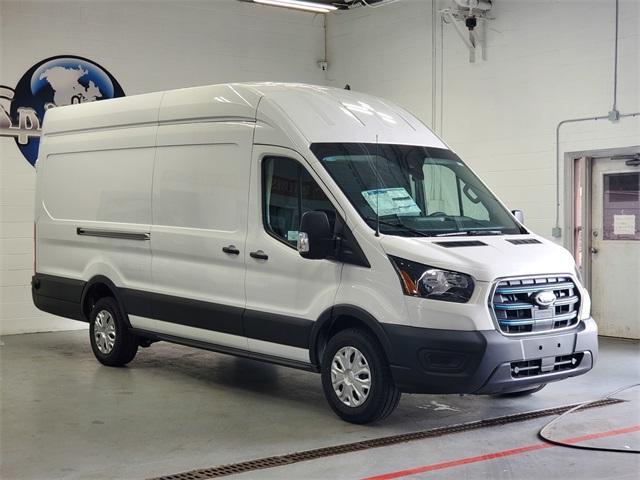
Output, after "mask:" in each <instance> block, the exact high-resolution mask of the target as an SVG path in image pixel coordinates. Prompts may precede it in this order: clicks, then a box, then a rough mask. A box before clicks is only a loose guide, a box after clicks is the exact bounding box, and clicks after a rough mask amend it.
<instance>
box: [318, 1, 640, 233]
mask: <svg viewBox="0 0 640 480" xmlns="http://www.w3.org/2000/svg"><path fill="white" fill-rule="evenodd" d="M450 3H451V2H449V1H446V2H445V1H444V0H440V1H439V4H438V8H442V7H444V6H445V5H450ZM494 5H495V6H494V9H493V14H494V15H495V16H496V19H495V20H493V21H492V22H490V30H489V33H488V49H487V53H488V60H487V61H486V62H483V61H481V60H477V61H476V63H475V64H470V63H469V62H468V53H467V50H466V48H465V47H464V45H463V43H462V40H461V39H460V38H459V37H458V36H457V34H456V33H455V31H454V29H453V27H452V26H451V25H449V26H445V29H444V42H443V47H444V48H443V51H444V55H443V58H444V74H443V79H444V81H443V86H444V95H443V99H442V100H443V104H444V112H443V113H444V115H443V120H444V122H443V125H442V126H440V122H439V118H440V112H439V111H438V113H437V115H436V119H437V120H438V122H437V127H438V131H439V133H440V134H441V135H442V136H443V138H444V140H445V141H446V142H447V143H448V144H449V145H451V147H452V148H453V149H454V150H456V151H457V152H458V153H459V154H460V156H461V157H462V158H463V159H464V160H466V161H467V162H468V163H469V164H470V165H471V166H472V168H474V169H475V170H476V171H477V172H478V173H479V174H480V176H481V177H482V178H483V179H484V180H485V181H486V182H487V183H488V184H489V185H490V187H491V188H492V189H493V190H494V191H495V192H496V193H497V194H498V195H499V196H500V197H501V198H502V199H503V200H504V201H505V203H506V204H507V205H508V206H510V207H511V208H521V209H523V210H524V211H525V218H526V223H527V225H528V226H529V227H530V228H532V229H533V230H534V231H536V232H537V233H540V234H542V235H545V236H547V237H550V236H551V228H552V226H553V224H554V221H555V128H556V125H557V123H558V122H559V121H560V120H563V119H567V118H573V117H583V116H591V115H603V114H605V115H606V114H607V112H608V111H609V110H610V109H611V105H612V89H613V73H612V69H613V45H614V19H615V16H614V8H615V2H614V1H613V0H528V1H511V0H495V1H494ZM620 19H621V20H620V44H619V73H618V75H619V85H618V109H619V110H620V111H622V112H632V111H633V112H637V111H640V78H639V77H640V26H639V25H640V2H638V1H637V0H621V2H620ZM327 25H328V58H329V65H330V66H329V71H328V80H329V84H331V85H335V86H340V87H342V86H344V84H345V83H349V84H350V85H351V87H352V88H353V89H354V90H362V91H366V92H368V93H372V94H376V95H380V96H383V97H387V98H389V99H391V100H394V101H396V102H398V103H400V104H402V105H404V106H405V107H406V108H408V109H409V110H411V111H413V112H414V113H415V114H417V115H418V116H420V117H421V118H422V120H423V121H425V122H426V123H427V124H429V125H432V124H433V122H432V118H431V116H432V113H431V112H432V110H431V105H432V102H431V73H432V64H431V59H432V56H431V52H432V43H431V32H432V28H431V1H429V0H402V1H400V2H397V3H395V4H392V5H389V6H386V7H382V8H375V9H368V8H359V9H354V10H351V11H348V12H344V13H340V14H337V15H332V16H330V17H329V19H328V24H327ZM438 27H439V24H438ZM437 39H438V43H437V53H438V56H437V57H436V59H437V62H436V64H437V65H439V64H440V56H439V53H440V43H439V39H440V33H439V32H438V33H437ZM439 89H440V86H439V85H437V91H439ZM439 102H440V97H439V96H438V100H437V102H436V103H437V104H438V106H439ZM639 144H640V119H637V118H636V119H626V120H621V121H620V122H619V123H618V124H616V125H613V124H611V123H609V122H607V121H600V122H593V123H590V124H584V125H568V126H565V127H563V133H562V142H561V149H562V152H565V151H566V152H571V151H578V150H589V149H599V148H613V147H623V146H631V145H639ZM562 155H563V154H562ZM561 218H562V217H561Z"/></svg>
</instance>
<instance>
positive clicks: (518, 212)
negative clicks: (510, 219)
mask: <svg viewBox="0 0 640 480" xmlns="http://www.w3.org/2000/svg"><path fill="white" fill-rule="evenodd" d="M511 213H513V216H514V217H516V220H518V222H520V223H521V224H522V225H524V212H523V211H522V210H511Z"/></svg>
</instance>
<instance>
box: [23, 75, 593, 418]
mask: <svg viewBox="0 0 640 480" xmlns="http://www.w3.org/2000/svg"><path fill="white" fill-rule="evenodd" d="M36 168H37V192H36V197H37V198H36V212H35V221H36V225H35V227H36V233H35V250H36V260H35V272H34V277H33V282H32V283H33V300H34V302H35V304H36V305H37V306H38V308H40V309H41V310H44V311H46V312H51V313H54V314H56V315H62V316H64V317H68V318H73V319H77V320H81V321H86V322H89V324H90V340H91V346H92V347H93V352H94V353H95V356H96V357H97V359H98V360H99V361H100V362H102V363H104V364H106V365H113V366H120V365H124V364H126V363H128V362H130V361H131V360H132V359H133V358H134V356H135V354H136V352H137V350H138V347H139V346H142V347H147V346H149V345H150V344H152V343H153V342H155V341H159V340H165V341H169V342H175V343H180V344H183V345H189V346H193V347H199V348H205V349H209V350H213V351H217V352H223V353H229V354H233V355H240V356H243V357H249V358H254V359H257V360H263V361H268V362H273V363H276V364H280V365H286V366H290V367H294V368H301V369H305V370H309V371H314V372H320V373H321V375H322V385H323V388H324V392H325V395H326V397H327V400H328V402H329V404H330V405H331V407H332V408H333V410H334V411H335V412H336V413H337V414H338V415H339V416H340V417H342V418H343V419H345V420H347V421H350V422H356V423H365V422H370V421H374V420H378V419H381V418H383V417H385V416H387V415H388V414H389V413H391V412H392V411H393V409H394V408H395V407H396V405H397V404H398V400H399V398H400V394H401V392H414V393H475V394H501V393H507V394H512V393H531V392H533V391H536V390H538V389H539V388H541V387H542V386H544V385H545V384H546V383H548V382H553V381H557V380H561V379H564V378H567V377H571V376H575V375H580V374H583V373H586V372H587V371H589V370H590V369H591V368H592V367H593V365H594V361H595V358H596V355H597V348H598V347H597V329H596V325H595V322H594V321H593V319H592V318H591V317H590V301H589V296H588V294H587V292H586V290H585V289H584V287H583V286H582V284H581V282H580V278H579V274H578V272H577V271H576V268H575V264H574V261H573V259H572V257H571V255H570V254H569V253H568V252H567V251H566V250H564V249H563V248H560V247H558V246H556V245H555V244H553V243H551V242H549V241H547V240H545V239H544V238H542V237H539V236H536V235H534V234H532V233H531V232H530V231H529V230H528V229H527V228H526V227H525V226H523V225H522V223H521V221H519V220H518V218H516V216H515V215H514V214H512V213H511V212H509V211H508V210H507V209H506V208H505V207H504V206H503V205H502V204H501V203H500V201H499V200H498V199H497V198H496V197H495V196H494V195H493V194H492V193H491V192H490V191H489V189H487V187H486V186H484V185H483V184H482V182H481V181H480V180H479V179H478V177H476V176H475V175H474V174H473V172H472V171H471V170H470V169H469V168H468V167H467V166H466V165H465V164H464V163H463V162H462V161H461V160H460V159H459V158H458V157H457V156H456V154H455V153H453V152H452V151H451V150H450V149H449V148H447V146H446V145H445V144H444V143H443V142H442V141H441V140H440V139H438V137H436V136H435V135H434V134H433V133H432V132H431V131H430V130H429V129H428V128H427V127H425V126H424V125H423V124H422V123H421V122H420V121H419V120H418V119H416V118H415V117H414V116H413V115H411V114H410V113H409V112H407V111H406V110H403V109H402V108H400V107H398V106H396V105H393V104H391V103H389V102H387V101H384V100H381V99H378V98H374V97H371V96H368V95H363V94H360V93H355V92H352V91H346V90H338V89H332V88H325V87H317V86H309V85H297V84H228V85H213V86H206V87H198V88H187V89H183V90H173V91H167V92H159V93H151V94H147V95H139V96H132V97H126V98H119V99H115V100H107V101H101V102H95V103H87V104H82V105H76V106H69V107H60V108H55V109H52V110H49V111H48V112H47V114H46V118H45V122H44V130H43V136H42V139H41V144H40V154H39V159H38V162H37V166H36ZM520 220H521V219H520Z"/></svg>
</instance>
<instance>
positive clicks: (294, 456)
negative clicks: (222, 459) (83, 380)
mask: <svg viewBox="0 0 640 480" xmlns="http://www.w3.org/2000/svg"><path fill="white" fill-rule="evenodd" d="M623 401H624V400H618V399H615V398H611V399H605V400H600V401H598V402H593V403H591V404H590V405H589V406H587V407H584V409H583V410H585V409H589V408H595V407H604V406H607V405H614V404H617V403H621V402H623ZM577 405H579V404H574V405H566V406H563V407H554V408H546V409H543V410H534V411H532V412H526V413H516V414H514V415H506V416H504V417H496V418H489V419H486V420H477V421H475V422H468V423H461V424H457V425H450V426H447V427H438V428H432V429H429V430H422V431H419V432H411V433H403V434H400V435H391V436H389V437H381V438H374V439H371V440H364V441H362V442H354V443H346V444H343V445H335V446H332V447H324V448H316V449H313V450H306V451H303V452H296V453H289V454H286V455H279V456H274V457H266V458H259V459H256V460H249V461H246V462H239V463H232V464H229V465H220V466H218V467H211V468H202V469H199V470H191V471H189V472H183V473H176V474H173V475H165V476H162V477H155V478H152V479H150V480H207V479H210V478H217V477H225V476H228V475H236V474H239V473H245V472H251V471H254V470H262V469H265V468H273V467H281V466H283V465H290V464H292V463H298V462H304V461H307V460H315V459H317V458H323V457H330V456H333V455H340V454H343V453H351V452H359V451H361V450H368V449H370V448H378V447H386V446H389V445H395V444H397V443H404V442H411V441H414V440H422V439H425V438H433V437H440V436H442V435H448V434H451V433H459V432H466V431H469V430H477V429H480V428H486V427H495V426H498V425H505V424H508V423H515V422H524V421H526V420H533V419H536V418H540V417H547V416H549V415H559V414H561V413H564V412H566V411H567V410H569V409H571V408H573V407H575V406H577Z"/></svg>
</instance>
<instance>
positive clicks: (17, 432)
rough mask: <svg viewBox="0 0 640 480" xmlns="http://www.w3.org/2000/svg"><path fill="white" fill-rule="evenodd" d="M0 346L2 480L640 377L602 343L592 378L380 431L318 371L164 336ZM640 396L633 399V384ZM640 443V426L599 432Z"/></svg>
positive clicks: (503, 442)
mask: <svg viewBox="0 0 640 480" xmlns="http://www.w3.org/2000/svg"><path fill="white" fill-rule="evenodd" d="M2 341H3V342H4V344H3V345H2V346H1V347H0V361H1V369H0V372H1V379H2V382H1V383H2V385H1V392H0V395H1V396H0V400H1V405H0V435H1V436H0V458H1V460H0V461H1V465H0V477H1V478H2V479H35V478H37V479H45V478H46V479H57V478H127V479H129V478H131V479H138V478H149V477H153V476H158V475H166V474H171V473H177V472H183V471H187V470H192V469H197V468H207V467H212V466H215V465H220V464H227V463H234V462H239V461H244V460H251V459H255V458H260V457H266V456H272V455H281V454H285V453H290V452H296V451H301V450H307V449H311V448H318V447H324V446H331V445H336V444H342V443H349V442H355V441H359V440H364V439H371V438H377V437H381V436H387V435H392V434H397V433H407V432H412V431H416V430H423V429H428V428H433V427H438V426H446V425H451V424H455V423H462V422H467V421H473V420H479V419H482V418H489V417H497V416H502V415H507V414H511V413H519V412H526V411H531V410H537V409H541V408H547V407H551V406H558V405H565V404H569V403H575V402H580V401H585V400H591V399H594V398H598V397H600V396H602V395H604V394H606V393H609V392H611V391H612V390H615V389H616V388H618V387H621V386H624V385H630V384H633V383H638V382H640V344H639V343H638V342H632V341H625V340H614V339H602V340H601V356H600V362H599V363H598V365H597V366H596V368H595V369H594V370H593V371H592V372H590V373H589V374H587V375H584V376H581V377H576V378H572V379H569V380H566V381H564V382H560V383H557V384H552V385H549V386H548V387H547V388H545V389H544V390H542V391H541V392H539V393H537V394H535V395H534V396H531V397H523V398H514V399H502V398H493V397H475V396H464V397H461V396H453V395H452V396H441V395H405V396H403V399H402V401H401V403H400V405H399V407H398V409H397V410H396V411H395V412H394V414H393V415H392V416H391V417H389V418H388V419H387V420H385V421H384V422H381V423H379V424H376V425H371V426H356V425H351V424H347V423H344V422H342V421H340V420H339V419H338V418H337V417H335V416H334V415H333V413H332V412H331V410H330V409H329V407H328V406H327V405H326V403H325V400H324V397H323V394H322V388H321V386H320V379H319V377H318V376H317V375H315V374H311V373H306V372H301V371H297V370H291V369H287V368H283V367H276V366H272V365H267V364H262V363H259V362H253V361H249V360H243V359H237V358H234V357H229V356H225V355H220V354H215V353H210V352H205V351H200V350H194V349H189V348H186V347H181V346H176V345H170V344H166V343H158V344H155V345H153V346H152V347H151V348H149V349H141V350H140V352H139V353H138V356H137V357H136V359H135V360H134V361H133V362H132V363H131V364H130V366H129V367H127V368H122V369H116V368H108V367H104V366H102V365H100V364H99V363H98V362H97V361H95V359H94V358H93V354H92V353H91V349H90V347H89V342H88V333H87V332H86V331H75V332H58V333H44V334H31V335H15V336H6V337H3V338H2ZM627 395H630V397H629V398H630V399H631V398H635V397H633V395H632V394H631V393H629V392H628V393H627ZM638 405H639V402H638V401H637V398H636V400H635V401H633V402H629V403H627V404H625V405H621V406H608V407H602V408H598V409H593V410H591V411H588V412H583V413H579V414H575V415H577V416H576V417H574V419H577V420H571V422H573V423H571V422H569V423H567V424H566V425H568V427H567V429H566V435H565V434H564V433H559V436H560V437H561V438H570V437H575V436H580V435H582V434H583V433H585V432H587V433H593V432H600V431H605V430H611V429H615V428H620V427H627V426H629V425H633V424H639V423H640V413H639V410H638ZM578 416H582V417H578ZM547 421H548V420H547V419H538V420H534V421H530V422H523V423H519V424H511V425H508V426H501V427H495V428H490V429H483V430H478V431H475V432H467V433H464V434H455V435H449V436H446V437H440V438H437V439H429V440H424V441H417V442H411V443H407V444H402V445H396V446H392V447H385V448H379V449H373V450H368V451H364V452H358V453H353V454H349V455H340V456H335V457H330V458H326V459H322V460H316V461H310V462H304V463H300V464H295V465H291V466H287V467H279V468H275V469H270V470H260V471H255V472H249V473H247V474H244V475H241V476H242V477H244V478H301V477H304V478H306V479H310V478H361V477H365V476H372V475H378V474H385V473H389V472H394V471H397V470H404V469H408V468H413V467H417V466H422V465H429V464H432V463H438V462H442V461H450V460H453V459H458V458H460V457H469V456H475V455H484V454H488V453H492V452H497V451H500V450H504V449H511V448H516V447H520V446H526V445H530V444H535V443H537V442H538V440H537V439H536V433H537V431H538V430H539V428H540V427H541V426H542V425H543V424H544V423H546V422H547ZM600 441H601V442H605V443H607V444H609V443H611V442H613V443H615V442H618V441H619V442H623V443H624V442H626V444H633V445H635V447H634V448H639V445H638V443H640V442H638V438H637V434H627V435H621V436H619V437H611V438H607V439H602V440H600ZM637 457H639V456H638V455H630V454H620V453H597V452H585V451H576V450H568V449H564V448H561V447H556V448H548V449H543V450H538V451H534V452H529V453H525V454H522V455H517V456H511V457H505V458H500V459H495V460H491V461H485V462H479V463H474V464H468V465H463V466H458V467H455V468H449V469H445V470H439V471H438V472H430V473H425V474H422V475H418V476H417V477H416V478H426V476H427V475H428V476H429V477H431V476H436V477H437V478H481V477H492V478H511V479H513V478H561V477H562V478H568V477H572V478H573V477H576V476H580V477H581V478H583V479H584V478H599V479H604V478H611V479H613V478H616V479H618V478H636V475H637V473H638V471H639V468H640V463H639V461H638V458H637Z"/></svg>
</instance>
